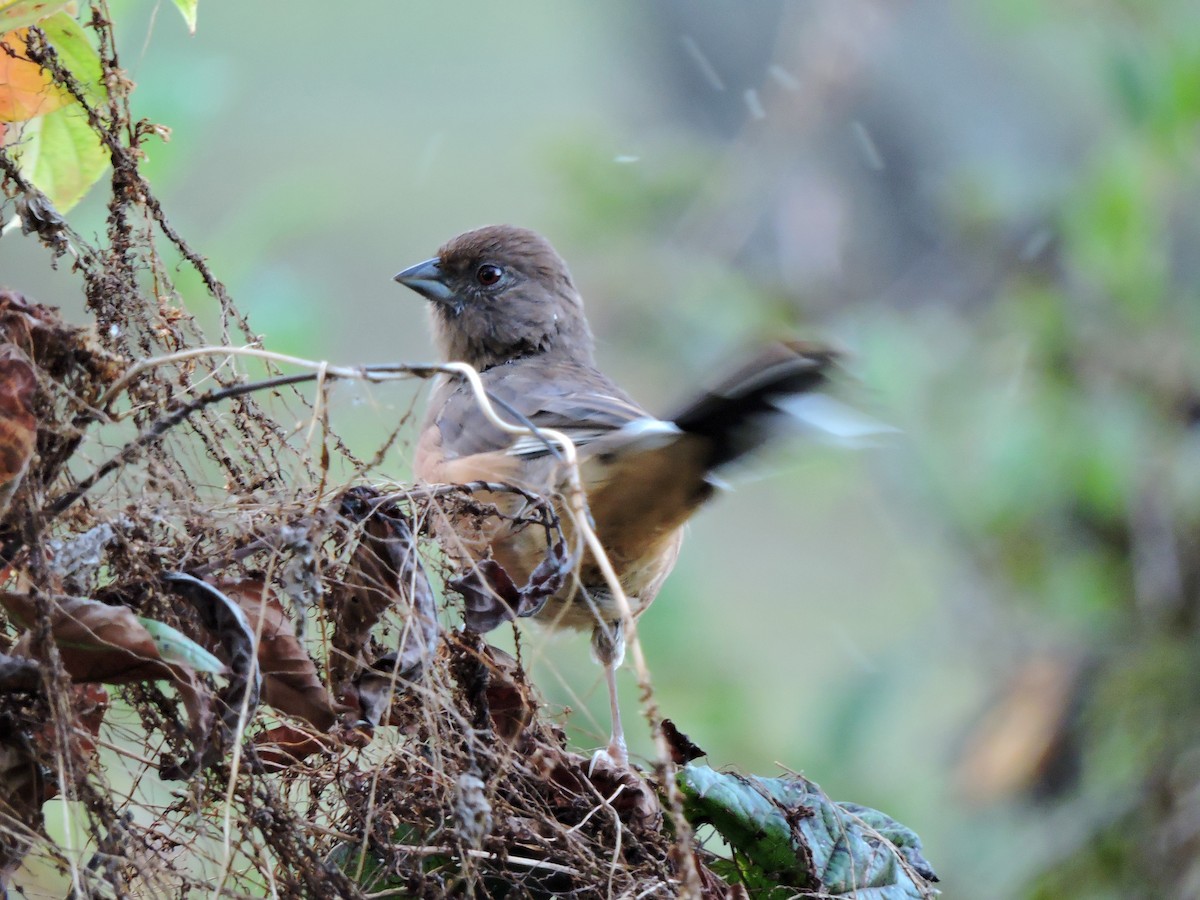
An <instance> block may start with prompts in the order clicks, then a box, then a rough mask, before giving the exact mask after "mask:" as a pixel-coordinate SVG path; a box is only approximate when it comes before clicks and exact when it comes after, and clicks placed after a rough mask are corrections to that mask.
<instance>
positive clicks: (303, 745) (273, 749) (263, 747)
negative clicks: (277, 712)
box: [254, 723, 337, 772]
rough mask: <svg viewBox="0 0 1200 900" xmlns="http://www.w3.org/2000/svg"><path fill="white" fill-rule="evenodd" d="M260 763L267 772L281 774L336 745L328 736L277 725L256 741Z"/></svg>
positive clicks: (286, 725) (285, 725)
mask: <svg viewBox="0 0 1200 900" xmlns="http://www.w3.org/2000/svg"><path fill="white" fill-rule="evenodd" d="M254 745H255V748H256V749H257V751H258V761H259V763H260V764H261V765H262V767H263V769H265V770H266V771H267V772H280V771H283V770H284V769H287V768H290V767H291V766H294V765H296V764H298V763H301V762H303V761H304V760H305V759H307V758H308V757H310V756H313V755H315V754H317V753H328V752H329V751H331V750H333V749H335V748H336V746H337V745H336V743H335V742H334V741H333V740H332V739H331V738H329V737H328V736H327V735H319V734H313V733H312V732H311V731H304V730H303V729H300V728H296V727H294V726H292V725H288V724H286V723H285V724H283V725H277V726H275V727H274V728H271V729H269V730H268V731H264V732H263V733H262V734H260V735H259V736H258V737H257V738H256V739H255V741H254Z"/></svg>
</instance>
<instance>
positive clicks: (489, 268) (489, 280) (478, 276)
mask: <svg viewBox="0 0 1200 900" xmlns="http://www.w3.org/2000/svg"><path fill="white" fill-rule="evenodd" d="M503 275H504V270H503V269H501V268H500V267H499V266H493V265H492V264H491V263H487V264H485V265H482V266H480V267H479V268H478V270H476V272H475V280H476V281H478V282H479V283H480V284H482V285H483V286H484V287H492V286H493V285H494V284H496V283H497V282H499V281H500V278H501V277H502V276H503Z"/></svg>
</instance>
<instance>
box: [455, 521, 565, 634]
mask: <svg viewBox="0 0 1200 900" xmlns="http://www.w3.org/2000/svg"><path fill="white" fill-rule="evenodd" d="M571 568H572V560H571V556H570V554H569V553H567V547H566V544H565V543H564V542H563V541H558V542H557V543H556V544H554V545H553V546H552V547H549V548H548V549H547V550H546V556H545V558H544V559H543V560H542V561H541V562H540V563H538V565H537V568H535V569H534V570H533V573H532V574H531V575H530V576H529V583H528V584H526V585H525V586H524V587H517V585H516V584H514V583H513V580H512V578H511V577H510V576H509V574H508V572H507V571H505V569H504V567H503V566H502V565H500V563H498V562H496V561H495V560H494V559H484V560H480V561H479V562H478V563H476V564H475V565H474V566H473V567H472V568H471V569H470V570H469V571H468V572H467V573H466V574H464V575H463V576H462V577H461V578H456V579H454V580H453V581H451V582H450V583H449V585H450V587H451V588H453V589H454V590H456V591H458V593H460V594H462V597H463V601H464V609H463V621H464V622H465V623H466V626H467V627H468V628H470V629H471V630H472V631H478V632H480V633H483V632H487V631H491V630H492V629H493V628H495V627H496V626H498V625H502V624H503V623H505V622H508V621H510V620H511V619H514V618H523V617H525V616H532V615H535V614H536V613H537V612H538V610H540V609H541V608H542V607H543V606H544V605H545V604H546V601H547V600H548V599H549V598H550V597H553V596H554V595H555V594H556V593H558V591H559V589H560V588H562V586H563V583H564V581H565V580H566V578H567V576H568V575H569V574H570V572H571Z"/></svg>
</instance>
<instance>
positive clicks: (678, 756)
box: [660, 719, 708, 766]
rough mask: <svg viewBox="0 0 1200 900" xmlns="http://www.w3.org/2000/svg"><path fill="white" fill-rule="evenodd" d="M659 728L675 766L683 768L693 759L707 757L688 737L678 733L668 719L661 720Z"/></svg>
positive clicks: (680, 732)
mask: <svg viewBox="0 0 1200 900" xmlns="http://www.w3.org/2000/svg"><path fill="white" fill-rule="evenodd" d="M660 727H661V728H662V732H663V737H664V738H666V740H667V747H668V749H669V750H670V751H671V761H672V762H673V763H675V765H677V766H683V765H686V764H687V763H690V762H691V761H692V760H693V759H699V758H700V757H702V756H707V755H708V754H707V753H705V752H704V750H703V749H702V748H701V747H699V746H698V745H697V744H696V743H695V742H694V741H693V740H692V739H691V738H690V737H688V736H687V735H686V734H684V733H683V732H682V731H680V730H679V729H678V728H677V727H676V725H675V723H674V722H672V721H671V720H670V719H663V720H662V725H661V726H660Z"/></svg>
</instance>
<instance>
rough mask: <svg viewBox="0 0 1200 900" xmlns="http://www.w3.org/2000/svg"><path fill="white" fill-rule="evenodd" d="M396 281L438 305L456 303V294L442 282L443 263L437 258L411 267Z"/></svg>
mask: <svg viewBox="0 0 1200 900" xmlns="http://www.w3.org/2000/svg"><path fill="white" fill-rule="evenodd" d="M393 280H395V281H398V282H400V283H401V284H402V285H404V286H405V287H407V288H412V289H413V290H414V291H416V292H417V293H418V294H420V295H421V296H422V297H424V298H426V299H427V300H434V301H437V302H438V303H454V300H455V298H454V292H453V291H452V290H450V288H449V287H447V285H446V283H445V282H444V281H442V262H441V260H440V259H438V258H437V257H436V256H435V257H434V258H433V259H427V260H425V261H424V262H419V263H417V264H416V265H415V266H409V267H408V268H407V269H405V270H404V271H403V272H400V273H398V274H397V275H396V276H395V278H394V279H393Z"/></svg>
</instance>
